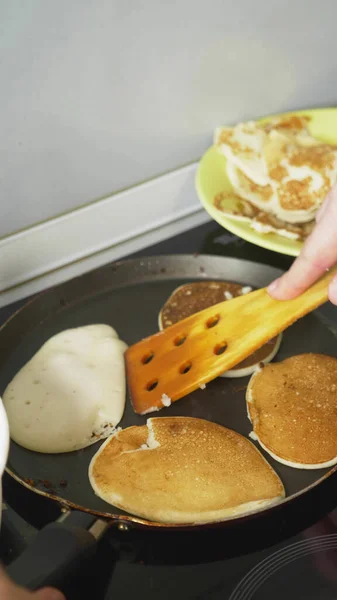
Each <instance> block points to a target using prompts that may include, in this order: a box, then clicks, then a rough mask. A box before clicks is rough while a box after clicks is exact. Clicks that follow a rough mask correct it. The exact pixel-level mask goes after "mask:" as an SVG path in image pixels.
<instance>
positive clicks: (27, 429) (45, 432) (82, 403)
mask: <svg viewBox="0 0 337 600" xmlns="http://www.w3.org/2000/svg"><path fill="white" fill-rule="evenodd" d="M126 348H127V346H126V344H125V343H124V342H122V340H120V339H118V336H117V333H116V331H115V330H114V329H112V327H110V326H109V325H88V326H85V327H78V328H76V329H68V330H66V331H63V332H61V333H59V334H57V335H55V336H53V337H52V338H50V339H49V340H48V341H47V342H46V343H45V344H44V345H43V346H42V347H41V348H40V350H39V351H38V352H37V353H36V354H35V355H34V356H33V357H32V358H31V360H30V361H29V362H28V363H26V364H25V365H24V366H23V367H22V369H21V370H20V371H19V372H18V373H17V374H16V375H15V377H14V379H13V380H12V381H11V382H10V383H9V385H8V386H7V388H6V390H5V393H4V395H3V402H4V406H5V409H6V412H7V416H8V421H9V427H10V434H11V438H12V439H13V440H14V441H15V442H17V443H18V444H20V445H21V446H24V447H25V448H28V449H29V450H35V451H36V452H46V453H58V452H69V451H72V450H78V449H80V448H84V447H86V446H89V445H91V444H93V443H94V442H96V441H97V440H98V439H104V438H106V437H108V436H109V435H110V434H111V433H112V432H113V431H114V429H115V427H116V425H118V423H119V421H120V420H121V418H122V416H123V412H124V406H125V393H126V390H125V385H126V384H125V367H124V352H125V350H126Z"/></svg>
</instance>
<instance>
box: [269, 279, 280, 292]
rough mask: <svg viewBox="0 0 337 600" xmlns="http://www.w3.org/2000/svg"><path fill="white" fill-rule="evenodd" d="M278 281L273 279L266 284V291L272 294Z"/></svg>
mask: <svg viewBox="0 0 337 600" xmlns="http://www.w3.org/2000/svg"><path fill="white" fill-rule="evenodd" d="M279 281H280V280H279V279H275V281H272V283H271V284H270V285H268V287H267V291H268V292H271V293H272V294H273V293H274V292H276V290H277V288H278V286H279Z"/></svg>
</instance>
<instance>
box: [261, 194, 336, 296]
mask: <svg viewBox="0 0 337 600" xmlns="http://www.w3.org/2000/svg"><path fill="white" fill-rule="evenodd" d="M336 262H337V190H336V189H334V190H333V194H332V197H331V201H330V202H328V203H327V206H326V209H325V211H324V213H323V214H322V216H321V219H320V221H319V222H318V224H317V225H316V227H315V229H314V231H313V232H312V234H311V235H310V237H309V238H308V239H307V241H306V243H305V244H304V247H303V250H302V252H301V254H300V255H299V257H298V258H297V259H296V260H295V261H294V263H293V264H292V266H291V267H290V269H289V271H288V272H287V273H285V275H283V276H282V277H281V278H280V279H278V280H276V281H274V282H273V283H272V284H271V285H270V286H269V288H268V292H269V293H270V295H271V296H272V297H273V298H276V299H278V300H286V299H291V298H295V297H296V296H299V295H300V294H301V293H303V292H304V291H305V290H306V289H307V288H308V287H310V286H311V285H312V284H313V283H314V282H315V281H316V280H317V279H318V278H319V277H320V276H321V275H322V274H323V273H324V272H325V271H326V270H327V269H329V268H330V267H331V266H332V265H334V264H335V263H336ZM331 297H332V299H333V301H335V300H336V301H337V289H335V287H334V286H333V285H332V284H331Z"/></svg>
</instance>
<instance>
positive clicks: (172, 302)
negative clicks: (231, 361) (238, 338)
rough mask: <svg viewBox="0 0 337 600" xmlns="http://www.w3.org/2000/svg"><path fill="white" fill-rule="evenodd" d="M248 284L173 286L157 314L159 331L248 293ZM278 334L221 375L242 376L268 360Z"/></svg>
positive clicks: (277, 339)
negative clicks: (171, 292) (173, 288)
mask: <svg viewBox="0 0 337 600" xmlns="http://www.w3.org/2000/svg"><path fill="white" fill-rule="evenodd" d="M251 291H252V288H251V287H250V286H241V285H238V284H237V283H229V282H225V281H197V282H194V283H187V284H185V285H182V286H180V287H179V288H177V289H176V290H175V291H174V292H173V294H171V296H170V297H169V298H168V300H167V301H166V302H165V304H164V306H163V308H162V309H161V311H160V313H159V329H160V330H161V331H162V330H163V329H166V328H167V327H170V326H171V325H173V324H174V323H178V321H181V320H182V319H184V318H186V317H189V316H191V315H193V314H195V313H196V312H199V311H200V310H203V309H204V308H208V307H209V306H213V305H214V304H218V303H219V302H223V301H224V300H231V299H232V298H237V297H238V296H241V295H242V294H245V293H248V292H251ZM281 339H282V334H280V335H279V336H277V337H276V338H273V339H272V340H270V341H269V342H268V343H267V344H264V346H262V348H259V349H258V350H256V351H255V352H253V354H251V355H250V356H248V357H247V358H245V359H244V360H243V361H241V362H240V363H239V364H238V365H236V366H235V367H234V368H232V369H230V370H228V371H225V373H223V374H222V375H221V377H246V376H247V375H251V374H252V373H253V372H254V370H255V369H256V367H257V366H258V365H259V363H261V362H263V363H268V362H270V361H271V360H272V359H273V358H274V357H275V356H276V354H277V352H278V350H279V347H280V344H281Z"/></svg>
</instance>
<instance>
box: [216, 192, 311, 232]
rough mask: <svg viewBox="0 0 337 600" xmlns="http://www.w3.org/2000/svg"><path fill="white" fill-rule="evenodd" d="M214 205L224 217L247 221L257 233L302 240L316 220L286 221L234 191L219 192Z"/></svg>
mask: <svg viewBox="0 0 337 600" xmlns="http://www.w3.org/2000/svg"><path fill="white" fill-rule="evenodd" d="M214 206H215V208H216V209H217V210H219V211H220V212H221V213H222V214H224V215H226V217H230V218H231V219H233V220H234V221H241V222H244V223H247V225H249V226H250V227H251V229H254V231H257V232H258V233H262V234H267V233H277V234H278V235H280V236H282V237H285V238H288V239H291V240H298V241H300V242H304V241H305V240H306V238H307V237H308V236H309V235H310V234H311V232H312V231H313V229H314V227H315V224H316V221H315V219H313V220H312V221H308V222H306V223H286V222H285V221H282V219H278V218H277V217H276V216H275V215H273V214H272V213H269V212H267V211H265V210H261V209H260V208H256V206H253V204H251V203H250V202H248V200H243V199H242V198H240V197H239V196H237V195H236V194H234V193H229V192H220V193H219V194H217V195H216V196H215V198H214Z"/></svg>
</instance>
